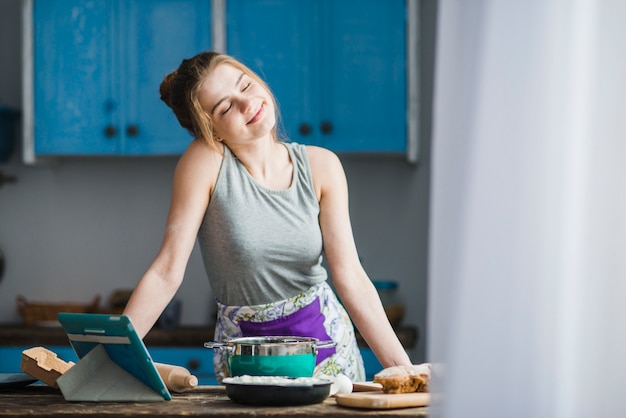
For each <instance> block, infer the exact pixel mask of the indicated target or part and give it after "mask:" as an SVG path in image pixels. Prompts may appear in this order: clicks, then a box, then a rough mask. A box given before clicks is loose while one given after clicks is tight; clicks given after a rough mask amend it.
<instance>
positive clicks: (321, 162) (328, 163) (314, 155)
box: [307, 145, 346, 201]
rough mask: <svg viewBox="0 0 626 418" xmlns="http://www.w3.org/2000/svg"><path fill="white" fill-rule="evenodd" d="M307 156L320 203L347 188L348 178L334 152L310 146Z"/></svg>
mask: <svg viewBox="0 0 626 418" xmlns="http://www.w3.org/2000/svg"><path fill="white" fill-rule="evenodd" d="M307 154H308V156H309V165H310V166H311V176H312V177H313V185H314V187H315V192H316V193H317V197H318V200H319V201H321V199H322V197H323V196H326V195H328V194H329V192H331V191H333V190H342V189H344V188H345V183H346V176H345V173H344V171H343V166H342V165H341V161H340V160H339V157H337V155H336V154H335V153H334V152H332V151H330V150H328V149H326V148H322V147H316V146H312V145H309V146H307Z"/></svg>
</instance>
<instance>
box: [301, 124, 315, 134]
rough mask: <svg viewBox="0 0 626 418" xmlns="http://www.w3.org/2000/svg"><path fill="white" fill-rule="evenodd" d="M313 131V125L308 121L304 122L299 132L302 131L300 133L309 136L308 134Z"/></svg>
mask: <svg viewBox="0 0 626 418" xmlns="http://www.w3.org/2000/svg"><path fill="white" fill-rule="evenodd" d="M311 131H312V129H311V125H309V124H308V123H303V124H302V125H300V127H299V128H298V132H300V135H302V136H307V135H308V134H310V133H311Z"/></svg>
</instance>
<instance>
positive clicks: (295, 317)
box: [213, 282, 365, 382]
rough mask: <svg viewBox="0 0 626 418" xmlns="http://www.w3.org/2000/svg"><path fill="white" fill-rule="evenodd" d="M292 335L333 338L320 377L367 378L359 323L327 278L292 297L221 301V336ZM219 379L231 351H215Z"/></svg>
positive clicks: (320, 356)
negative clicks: (259, 301)
mask: <svg viewBox="0 0 626 418" xmlns="http://www.w3.org/2000/svg"><path fill="white" fill-rule="evenodd" d="M258 336H291V337H308V338H311V337H312V338H317V339H319V340H320V341H328V340H333V341H334V342H335V344H336V345H335V347H332V348H320V349H319V350H318V353H317V358H316V363H315V364H316V366H315V370H314V372H313V375H314V376H319V375H329V376H335V375H337V374H340V373H343V374H345V375H346V376H348V377H349V378H350V379H351V380H352V381H353V382H362V381H364V380H365V369H364V367H363V359H362V358H361V354H360V351H359V348H358V346H357V343H356V338H355V335H354V327H353V326H352V322H351V321H350V318H349V316H348V313H347V312H346V310H345V309H344V307H343V306H342V305H341V304H340V302H339V300H338V299H337V297H336V296H335V293H334V292H333V290H332V289H331V288H330V286H329V285H328V284H327V283H326V282H322V283H320V284H318V285H315V286H313V287H311V288H310V289H308V290H307V291H305V292H303V293H300V294H298V295H296V296H294V297H291V298H289V299H285V300H282V301H278V302H274V303H268V304H262V305H253V306H232V305H230V306H229V305H223V304H221V303H219V302H218V303H217V324H216V327H215V341H217V342H222V341H228V340H231V339H233V338H239V337H258ZM213 353H214V354H213V364H214V367H215V373H216V376H217V380H218V382H221V381H222V379H223V378H224V377H227V376H228V365H227V363H226V356H227V354H226V353H225V352H224V351H223V350H222V349H220V348H216V349H214V350H213Z"/></svg>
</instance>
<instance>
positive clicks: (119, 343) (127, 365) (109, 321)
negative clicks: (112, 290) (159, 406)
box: [58, 312, 172, 400]
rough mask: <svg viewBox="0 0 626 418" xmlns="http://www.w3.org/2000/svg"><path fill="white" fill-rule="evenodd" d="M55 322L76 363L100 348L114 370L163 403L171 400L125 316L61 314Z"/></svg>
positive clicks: (144, 347) (145, 350) (146, 351)
mask: <svg viewBox="0 0 626 418" xmlns="http://www.w3.org/2000/svg"><path fill="white" fill-rule="evenodd" d="M58 319H59V322H60V323H61V325H62V326H63V329H64V330H65V332H66V333H67V336H68V338H69V340H70V344H71V346H72V348H73V349H74V351H75V352H76V355H77V356H78V358H79V359H82V358H83V357H85V356H86V355H87V354H88V353H89V352H90V351H91V350H93V349H94V348H95V347H96V346H97V345H99V344H102V346H103V347H104V348H105V350H106V352H107V354H108V356H109V358H110V359H111V360H112V361H113V362H115V363H116V364H117V365H118V366H120V367H121V368H122V369H124V370H125V371H126V372H128V373H129V374H131V375H133V376H134V377H135V378H136V379H137V380H139V381H140V382H142V383H143V384H145V385H146V386H148V387H149V388H151V389H152V390H153V391H155V392H156V393H158V394H159V395H161V396H162V397H163V399H165V400H171V399H172V396H171V394H170V392H169V391H168V390H167V387H166V386H165V383H164V382H163V379H161V376H160V375H159V372H158V370H157V369H156V367H155V365H154V362H153V361H152V358H151V357H150V354H149V353H148V350H147V349H146V346H145V345H144V343H143V341H142V340H141V338H139V334H137V332H136V331H135V328H134V327H133V324H132V322H131V320H130V317H129V316H127V315H109V314H89V313H64V312H62V313H59V315H58Z"/></svg>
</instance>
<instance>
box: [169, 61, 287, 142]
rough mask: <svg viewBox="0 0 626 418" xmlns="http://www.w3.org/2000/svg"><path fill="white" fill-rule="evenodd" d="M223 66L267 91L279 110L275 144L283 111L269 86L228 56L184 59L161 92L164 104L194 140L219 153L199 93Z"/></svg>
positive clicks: (209, 118) (273, 130)
mask: <svg viewBox="0 0 626 418" xmlns="http://www.w3.org/2000/svg"><path fill="white" fill-rule="evenodd" d="M220 64H228V65H231V66H233V67H235V68H236V69H238V70H241V71H243V72H244V73H245V74H247V75H248V76H249V77H250V78H252V79H253V80H254V81H255V82H257V83H259V85H261V86H262V87H263V88H264V89H266V90H267V91H268V92H269V94H270V96H271V98H272V102H273V103H274V108H275V109H276V117H277V123H276V124H274V127H273V128H272V131H271V136H272V138H273V139H274V140H277V139H278V126H279V123H278V119H280V117H279V110H278V103H277V102H276V98H275V97H274V95H273V94H272V91H271V90H270V88H269V86H268V85H267V83H266V82H265V81H263V80H262V79H261V77H259V76H258V75H257V74H256V73H255V72H254V71H252V70H251V69H250V68H248V67H247V66H246V65H244V64H243V63H242V62H240V61H239V60H237V59H236V58H233V57H231V56H229V55H226V54H221V53H218V52H212V51H206V52H201V53H199V54H197V55H195V56H193V57H191V58H189V59H184V60H183V61H182V63H181V64H180V66H179V67H178V69H177V70H175V71H173V72H172V73H170V74H168V75H166V76H165V77H164V78H163V81H162V82H161V86H160V88H159V91H160V93H161V100H163V102H165V104H167V105H168V106H169V107H170V108H171V109H172V111H173V112H174V114H175V115H176V119H178V123H180V125H181V126H182V127H183V128H185V129H186V130H187V131H188V132H189V133H190V134H191V136H193V137H194V138H202V139H203V140H204V141H205V142H206V143H207V144H208V145H209V146H211V147H213V148H215V149H217V150H219V149H220V148H219V147H218V146H217V139H216V136H215V132H214V131H213V119H212V118H211V115H210V114H209V113H208V112H207V111H206V110H205V109H203V108H202V106H201V105H200V100H199V99H198V91H199V89H200V85H201V83H202V81H203V80H204V79H205V78H206V77H207V76H208V75H209V74H211V72H213V70H214V69H215V68H216V67H217V66H218V65H220Z"/></svg>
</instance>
